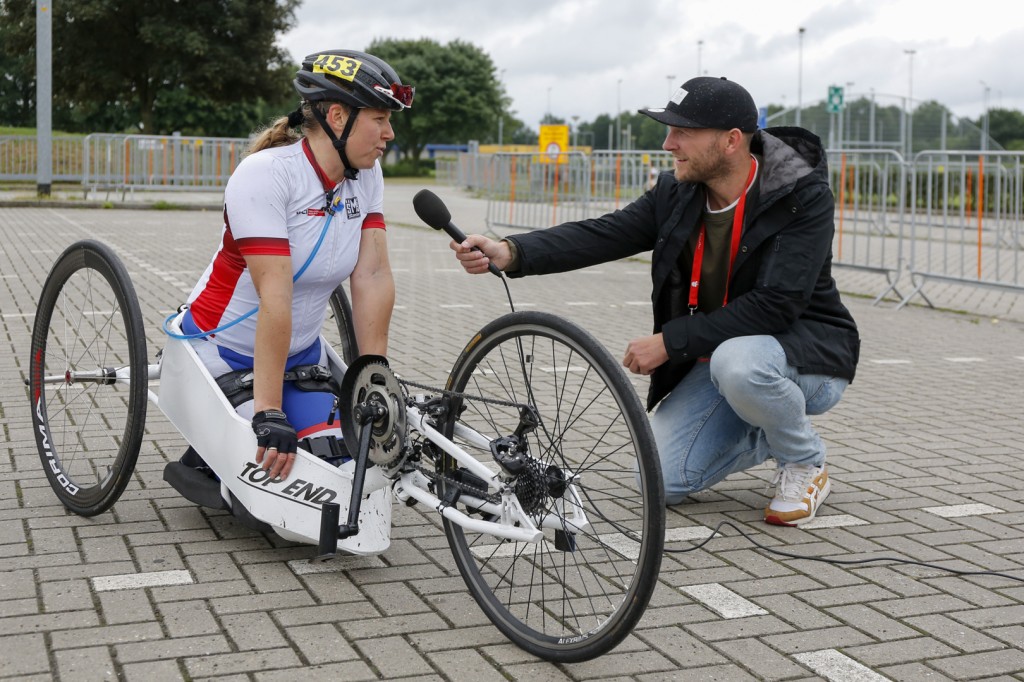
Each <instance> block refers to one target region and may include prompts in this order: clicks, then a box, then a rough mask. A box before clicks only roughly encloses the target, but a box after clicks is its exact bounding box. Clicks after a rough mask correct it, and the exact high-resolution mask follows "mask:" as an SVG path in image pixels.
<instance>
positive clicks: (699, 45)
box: [697, 40, 704, 76]
mask: <svg viewBox="0 0 1024 682" xmlns="http://www.w3.org/2000/svg"><path fill="white" fill-rule="evenodd" d="M703 49H704V41H703V40H698V41H697V75H698V76H702V75H704V72H703V71H701V70H700V56H701V55H700V53H701V52H702V51H703Z"/></svg>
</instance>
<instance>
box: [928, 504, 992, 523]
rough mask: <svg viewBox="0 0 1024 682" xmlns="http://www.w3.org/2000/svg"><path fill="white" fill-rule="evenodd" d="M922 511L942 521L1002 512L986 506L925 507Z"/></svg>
mask: <svg viewBox="0 0 1024 682" xmlns="http://www.w3.org/2000/svg"><path fill="white" fill-rule="evenodd" d="M924 511H926V512H928V513H929V514H935V515H936V516H941V517H942V518H944V519H954V518H957V517H959V516H981V515H982V514H1002V513H1004V511H1003V510H1002V509H999V508H998V507H993V506H991V505H988V504H980V503H978V504H950V505H946V506H944V507H925V508H924Z"/></svg>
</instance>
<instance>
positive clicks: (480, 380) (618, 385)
mask: <svg viewBox="0 0 1024 682" xmlns="http://www.w3.org/2000/svg"><path fill="white" fill-rule="evenodd" d="M93 287H96V288H97V289H99V288H101V287H109V289H110V291H111V292H112V294H105V293H104V292H103V291H97V292H96V293H95V295H94V291H93ZM72 299H74V300H72ZM331 306H332V309H333V310H334V312H335V315H336V316H340V318H344V317H345V315H349V319H338V320H337V324H338V330H339V332H340V334H341V336H342V343H341V346H342V348H343V349H344V351H345V353H346V355H347V356H353V355H354V349H355V340H354V336H353V332H352V328H351V319H350V310H349V308H348V302H347V299H346V298H345V297H344V290H343V289H340V288H339V290H338V291H336V292H335V296H334V297H333V298H332V301H331ZM108 307H109V308H110V309H109V310H107V309H106V308H108ZM346 311H347V312H346ZM180 317H181V315H180V314H179V315H178V317H177V319H176V320H175V321H174V322H173V323H172V325H173V326H174V327H177V322H178V320H180ZM119 325H123V329H121V327H120V326H119ZM122 341H123V342H122ZM325 348H326V350H327V354H328V358H329V365H330V369H331V373H332V375H335V376H336V377H342V379H343V380H342V381H341V383H342V390H341V391H340V394H341V395H339V398H340V406H341V408H342V415H343V416H342V419H343V422H344V426H345V427H346V428H345V430H346V434H345V442H346V443H347V444H349V446H350V447H349V450H350V451H351V450H352V447H351V445H352V444H353V443H354V442H358V443H359V448H358V452H356V453H355V454H356V457H355V459H354V460H353V461H351V462H347V463H345V464H343V465H341V466H338V467H335V466H333V465H331V464H328V463H326V462H324V461H323V460H321V459H319V458H318V457H315V456H313V455H312V454H310V453H308V452H306V451H304V450H301V449H300V452H299V453H298V456H297V458H296V463H295V466H294V467H293V469H292V472H291V474H290V476H289V478H288V479H287V480H285V481H276V480H270V478H269V475H268V474H267V473H266V472H264V471H263V470H262V469H261V468H260V467H258V466H257V465H256V464H255V463H254V462H253V460H252V455H253V453H254V452H255V449H256V440H255V435H254V434H253V433H252V430H251V428H250V425H249V422H248V421H246V420H245V419H243V418H241V417H240V416H239V415H238V414H237V413H236V412H235V410H234V408H233V407H232V406H231V404H230V403H229V402H228V400H227V398H226V397H225V396H224V394H223V393H222V392H221V390H220V388H219V387H218V386H217V383H216V381H215V380H214V379H213V377H212V376H211V375H210V374H209V372H208V371H207V369H206V368H205V366H204V365H203V363H202V362H201V361H200V359H199V357H198V355H197V354H196V352H195V350H194V348H193V346H192V343H191V342H189V341H185V340H180V339H175V338H170V339H169V340H168V341H167V344H166V346H165V347H164V349H163V351H162V352H161V354H160V358H159V362H158V363H157V364H152V365H151V364H147V363H146V356H147V353H146V348H145V334H144V328H143V325H142V317H141V312H140V309H139V304H138V299H137V297H136V294H135V291H134V287H133V286H132V284H131V281H130V279H129V277H128V274H127V271H126V270H125V268H124V266H123V264H122V263H121V261H120V259H119V258H118V257H117V256H116V254H114V252H113V251H112V250H111V249H110V248H109V247H106V246H105V245H103V244H101V243H99V242H94V241H90V240H86V241H83V242H77V243H75V244H73V245H71V246H70V247H68V248H67V249H66V250H65V252H64V253H63V254H62V255H61V256H60V257H59V258H58V259H57V261H56V263H55V264H54V266H53V268H52V269H51V271H50V274H49V276H48V277H47V280H46V282H45V283H44V286H43V291H42V293H41V294H40V304H39V308H38V310H37V315H36V320H35V325H34V329H33V334H32V351H31V359H30V363H29V378H28V379H27V380H26V383H27V384H29V387H30V398H31V401H32V408H33V409H32V411H33V417H34V420H35V426H36V428H35V435H36V443H37V447H38V449H39V455H40V458H41V461H42V463H43V467H44V470H45V472H46V475H47V477H48V479H49V481H50V484H51V487H52V488H53V490H54V492H55V493H56V494H57V496H58V498H60V500H61V502H62V503H64V504H65V506H67V507H68V508H69V509H71V510H72V511H75V512H76V513H79V514H82V515H86V516H89V515H94V514H98V513H102V512H103V511H105V510H106V509H108V508H109V507H110V506H112V505H113V504H114V503H115V502H116V500H117V499H118V497H119V496H120V494H121V493H122V492H123V490H124V488H125V486H126V485H127V484H128V482H129V480H130V478H131V476H132V472H133V470H134V467H135V462H136V459H137V457H138V454H139V450H140V447H141V443H142V432H143V428H144V424H145V415H146V405H147V402H153V403H154V404H156V405H157V407H158V408H159V409H160V410H161V411H162V412H163V413H164V414H165V415H166V416H167V418H168V420H169V421H170V423H171V424H172V425H173V426H174V428H175V429H176V430H177V431H178V433H180V434H181V436H182V437H184V439H185V440H186V441H188V442H189V443H190V445H191V446H192V447H194V448H195V449H196V450H197V452H199V454H200V455H201V456H202V457H203V458H204V459H205V461H206V462H207V464H208V465H209V466H210V468H211V469H212V470H213V472H215V474H216V475H217V477H218V478H219V481H220V483H219V485H220V497H221V498H222V500H223V501H224V503H225V504H224V508H230V509H232V512H233V513H235V512H238V511H239V510H240V509H244V510H245V511H246V514H247V515H248V516H250V517H252V518H253V519H255V520H256V521H257V522H258V523H262V524H266V525H267V526H268V527H269V529H270V530H272V531H273V532H275V533H276V534H278V535H280V536H281V537H283V538H285V539H287V540H292V541H296V542H301V543H307V544H316V545H318V547H319V549H318V557H319V558H321V559H327V558H331V557H332V556H333V555H335V554H338V553H347V554H357V555H372V554H380V553H382V552H384V551H385V550H386V549H387V548H388V546H389V544H390V527H391V503H392V499H393V498H394V499H397V500H400V501H404V502H406V503H412V502H416V503H420V504H423V505H424V506H426V507H428V508H430V509H432V510H434V511H436V512H437V513H438V514H439V515H440V516H441V524H442V525H443V527H444V532H445V534H446V537H447V539H448V543H449V546H450V547H451V550H452V554H453V557H454V559H455V562H456V564H457V565H458V568H459V571H460V573H461V574H462V577H463V578H464V580H465V582H466V584H467V586H468V587H469V590H470V592H471V594H472V595H473V597H474V599H476V601H477V603H478V604H479V605H480V607H481V608H482V609H483V611H484V612H485V614H486V615H487V616H488V618H489V619H490V620H491V621H492V623H494V625H495V626H496V627H498V628H499V629H500V630H501V631H502V632H503V633H504V634H505V635H506V636H508V637H509V638H510V639H511V640H512V641H513V642H514V643H515V644H517V645H518V646H520V647H522V648H523V649H525V650H527V651H529V652H530V653H533V654H535V655H537V656H539V657H541V658H545V659H547V660H552V661H560V662H575V661H583V660H588V659H591V658H594V657H595V656H598V655H601V654H603V653H605V652H607V651H609V650H610V649H611V648H613V647H614V646H616V645H617V644H618V643H619V642H621V641H622V639H623V638H625V637H626V636H627V635H628V634H629V632H630V631H631V630H632V628H633V626H634V625H635V624H636V622H637V621H638V620H639V618H640V616H641V615H642V614H643V611H644V610H645V608H646V605H647V603H648V601H649V599H650V596H651V593H652V592H653V589H654V586H655V584H656V582H657V573H658V568H659V564H660V559H661V550H662V546H663V541H664V523H665V515H664V504H663V493H662V487H661V479H660V470H659V466H658V457H657V453H656V450H655V448H654V442H653V436H652V435H651V433H650V426H649V424H648V422H647V420H646V416H645V415H644V412H643V408H642V407H641V405H640V403H639V399H638V398H637V396H636V394H635V392H634V391H633V389H632V386H631V385H630V384H629V381H628V379H626V377H625V375H624V373H623V371H622V368H621V367H620V366H619V365H618V363H617V362H616V361H615V360H614V359H612V358H611V356H610V355H609V354H608V352H607V351H606V350H605V349H604V347H603V346H601V345H600V343H598V342H597V341H596V339H594V338H593V337H592V336H590V335H589V334H588V333H587V332H585V331H584V330H582V329H581V328H579V327H578V326H576V325H575V324H573V323H571V322H569V321H568V320H565V319H563V318H560V317H558V316H554V315H550V314H546V313H540V312H526V313H522V312H519V313H515V312H514V313H510V314H507V315H504V316H501V317H499V318H497V319H495V320H494V321H492V322H491V323H489V324H487V325H485V326H484V328H482V329H481V330H480V331H479V332H478V333H476V334H475V335H474V336H473V337H472V338H471V339H470V341H469V343H467V345H466V346H465V347H464V348H463V350H462V352H461V354H460V355H459V357H458V358H457V360H456V362H455V364H454V366H453V367H452V370H451V373H450V375H449V378H448V382H447V384H446V386H445V388H443V389H429V390H430V392H431V393H430V394H428V395H422V394H417V395H415V396H410V395H408V394H407V392H406V391H405V387H404V386H403V387H401V388H399V389H397V390H394V389H393V388H388V387H394V386H395V385H396V383H395V382H396V381H397V379H396V377H395V376H394V375H393V373H391V370H390V369H389V368H388V366H387V362H386V360H384V359H383V358H380V359H379V360H380V362H377V364H374V361H373V358H369V357H367V356H363V357H361V358H356V359H354V360H352V361H351V362H348V363H346V360H344V359H342V357H340V356H339V355H338V353H337V352H336V351H335V350H334V349H333V348H332V347H331V345H330V344H329V343H325ZM108 356H109V358H108ZM108 359H110V362H108ZM115 359H116V360H117V362H116V363H115V362H113V360H115ZM364 360H368V361H369V362H363V361H364ZM111 365H113V366H111ZM357 368H358V371H356V370H357ZM367 368H369V370H370V371H369V372H368V373H367V376H369V377H370V379H369V383H368V384H367V385H366V386H359V385H358V381H357V382H356V383H357V385H356V387H355V389H353V388H352V386H351V385H349V390H350V391H352V392H351V394H346V389H345V384H346V382H348V379H349V377H350V376H355V377H357V380H358V379H359V378H360V377H363V376H364V373H363V370H365V369H367ZM140 377H141V378H144V383H143V382H142V381H139V379H140ZM378 379H380V381H379V383H380V386H376V385H373V384H374V382H375V381H377V380H378ZM151 382H158V383H157V386H158V390H157V391H154V390H153V386H152V385H151ZM348 383H350V384H351V382H348ZM403 383H406V384H407V385H413V386H416V387H418V388H427V387H423V386H421V385H419V384H412V382H403ZM381 387H384V389H385V390H384V393H385V394H387V395H385V396H384V399H383V400H378V399H377V398H371V397H368V396H379V395H380V394H381ZM364 389H371V390H369V391H367V390H364ZM105 390H107V391H112V392H115V395H113V396H107V395H105V394H104V393H103V391H105ZM389 392H390V393H389ZM396 393H397V395H396ZM485 395H494V396H498V397H496V398H495V397H491V398H487V397H484V396H485ZM346 400H349V401H351V402H349V403H347V404H346V403H345V401H346ZM79 405H84V407H83V409H81V410H78V411H76V408H77V407H78V406H79ZM364 408H365V409H364ZM104 410H107V411H110V412H111V413H113V412H116V411H119V410H121V411H123V412H124V414H123V417H124V420H123V424H124V427H123V429H121V424H122V422H119V421H118V420H117V419H116V417H117V415H114V414H110V415H107V414H105V413H104ZM375 410H376V412H375ZM389 410H390V411H391V412H392V413H393V415H398V414H399V413H401V416H402V419H397V420H391V421H390V423H391V424H392V425H394V424H397V423H400V424H401V428H400V429H398V428H396V429H395V431H396V433H397V435H398V439H397V443H398V444H397V445H395V450H394V451H393V452H391V453H390V454H388V455H387V456H386V457H385V458H384V459H383V460H380V461H377V460H376V459H375V460H374V462H375V466H367V464H368V462H367V459H368V458H369V457H370V453H369V450H370V441H371V440H372V439H374V438H376V437H377V433H378V426H379V425H380V424H383V423H384V422H386V421H387V420H385V419H383V418H382V416H381V415H382V414H385V413H387V412H388V411H389ZM97 414H98V418H96V417H97ZM353 415H368V416H365V417H363V416H360V417H358V422H356V419H357V417H355V416H353ZM393 415H392V416H393ZM108 416H109V418H108ZM211 416H212V418H211ZM385 416H387V415H385ZM108 422H109V424H108ZM55 427H59V428H55ZM108 431H109V433H107V432H108ZM399 431H400V433H399ZM350 436H354V437H353V438H350ZM108 444H109V445H108ZM108 446H113V448H114V449H116V455H114V456H113V457H107V458H106V459H104V456H105V453H104V448H105V447H108ZM378 454H379V453H378ZM73 469H74V471H73ZM77 471H81V472H83V473H82V475H81V476H79V474H78V473H77ZM90 479H91V481H90ZM97 480H98V482H97V483H96V484H95V485H92V486H91V487H90V486H89V485H88V483H90V482H95V481H97ZM342 505H348V506H347V508H346V510H347V511H351V514H350V515H349V522H348V523H346V524H339V516H340V512H341V509H342ZM356 509H358V511H357V512H356V511H355V510H356ZM236 515H237V516H239V517H240V519H241V518H243V516H242V515H241V514H237V513H236Z"/></svg>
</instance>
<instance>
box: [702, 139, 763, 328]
mask: <svg viewBox="0 0 1024 682" xmlns="http://www.w3.org/2000/svg"><path fill="white" fill-rule="evenodd" d="M756 173H757V160H756V159H755V158H754V157H750V172H749V173H748V174H747V183H746V189H744V190H743V193H742V194H740V200H739V203H738V204H737V205H736V212H735V213H734V214H733V216H732V244H731V246H730V249H729V270H728V271H727V272H726V274H725V278H726V280H725V298H724V299H723V300H722V305H723V306H724V305H725V304H726V303H728V302H729V277H730V276H731V275H732V264H733V263H734V262H735V261H736V254H737V253H738V252H739V250H740V237H741V236H742V233H743V209H744V208H746V205H747V192H748V191H749V190H750V186H751V184H752V183H753V182H754V175H755V174H756ZM705 234H707V230H706V229H705V227H704V223H701V225H700V236H698V237H697V246H696V248H694V250H693V271H692V272H691V273H690V301H689V303H690V305H689V307H690V314H691V315H693V314H694V313H695V312H697V292H698V291H699V290H700V274H701V272H700V269H701V264H702V263H703V262H704V236H705Z"/></svg>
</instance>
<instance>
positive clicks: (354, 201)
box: [345, 197, 360, 218]
mask: <svg viewBox="0 0 1024 682" xmlns="http://www.w3.org/2000/svg"><path fill="white" fill-rule="evenodd" d="M359 216H360V213H359V197H348V198H347V199H345V217H346V218H358V217H359Z"/></svg>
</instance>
